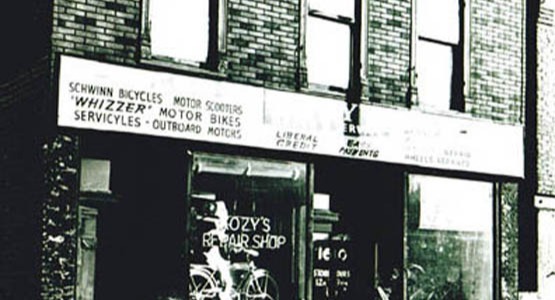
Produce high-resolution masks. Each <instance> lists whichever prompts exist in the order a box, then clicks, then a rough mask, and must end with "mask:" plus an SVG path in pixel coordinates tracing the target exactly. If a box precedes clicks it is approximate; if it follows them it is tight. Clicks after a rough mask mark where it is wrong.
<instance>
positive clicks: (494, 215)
mask: <svg viewBox="0 0 555 300" xmlns="http://www.w3.org/2000/svg"><path fill="white" fill-rule="evenodd" d="M404 177H405V187H404V189H405V196H404V204H403V206H404V208H403V210H404V221H403V222H404V225H403V228H404V229H403V240H404V242H403V252H404V254H403V268H407V269H409V268H410V264H409V257H408V251H409V250H408V249H409V244H408V232H409V231H410V230H414V226H415V223H414V222H411V221H410V220H409V213H414V212H417V213H418V214H420V205H421V204H420V203H418V208H417V209H414V207H413V208H412V209H411V208H409V206H410V204H409V201H410V200H409V197H410V196H409V194H410V188H411V184H412V183H411V178H415V177H435V178H440V179H449V180H451V179H453V180H463V181H467V182H475V183H482V184H490V185H491V199H490V201H491V202H490V203H489V205H490V207H491V215H490V216H491V225H492V228H491V229H490V232H489V234H491V241H490V245H489V246H490V247H491V250H492V253H491V255H492V257H491V259H492V261H491V271H492V278H491V282H490V283H491V286H490V287H491V292H492V295H491V297H492V298H491V299H501V298H500V297H501V290H502V287H501V280H500V278H501V277H502V276H501V256H502V255H501V254H502V253H501V234H502V232H501V231H502V230H501V222H502V221H501V214H502V212H501V205H502V192H501V189H502V185H503V184H504V183H506V182H502V181H496V180H492V179H487V178H475V177H467V176H459V175H454V174H436V173H433V172H422V171H413V172H406V173H405V176H404ZM420 201H421V199H419V202H420ZM412 206H414V205H412ZM434 230H435V229H424V231H430V232H431V231H434ZM444 232H454V231H452V230H444ZM407 285H408V279H407V277H406V276H403V294H404V295H406V294H407Z"/></svg>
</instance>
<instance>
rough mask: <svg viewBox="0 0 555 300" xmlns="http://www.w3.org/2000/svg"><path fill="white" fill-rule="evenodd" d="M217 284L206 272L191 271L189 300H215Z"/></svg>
mask: <svg viewBox="0 0 555 300" xmlns="http://www.w3.org/2000/svg"><path fill="white" fill-rule="evenodd" d="M216 295H217V283H216V281H215V279H214V278H213V277H212V276H211V275H210V274H209V273H207V272H206V271H203V270H200V269H191V270H190V273H189V299H191V300H205V299H206V300H209V299H216Z"/></svg>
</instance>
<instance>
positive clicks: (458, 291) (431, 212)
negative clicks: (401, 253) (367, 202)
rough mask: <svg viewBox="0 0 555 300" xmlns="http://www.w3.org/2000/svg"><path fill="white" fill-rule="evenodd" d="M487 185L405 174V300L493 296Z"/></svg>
mask: <svg viewBox="0 0 555 300" xmlns="http://www.w3.org/2000/svg"><path fill="white" fill-rule="evenodd" d="M493 201H494V198H493V184H492V183H488V182H479V181H470V180H461V179H448V178H441V177H433V176H423V175H410V176H409V194H408V201H407V228H406V235H407V237H406V238H407V239H406V247H407V249H406V253H407V257H406V266H405V268H406V272H405V274H406V276H407V278H406V281H407V291H406V292H407V299H414V300H420V299H481V300H488V299H493V232H494V231H493V207H494V205H493V204H494V202H493Z"/></svg>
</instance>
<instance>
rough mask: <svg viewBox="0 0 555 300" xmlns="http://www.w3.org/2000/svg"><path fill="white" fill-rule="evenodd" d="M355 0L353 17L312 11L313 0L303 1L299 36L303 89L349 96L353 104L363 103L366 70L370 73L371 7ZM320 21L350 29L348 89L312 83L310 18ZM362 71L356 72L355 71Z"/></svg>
mask: <svg viewBox="0 0 555 300" xmlns="http://www.w3.org/2000/svg"><path fill="white" fill-rule="evenodd" d="M352 1H354V3H353V4H354V5H353V7H354V12H353V18H352V19H351V18H349V17H344V16H340V15H339V14H338V15H333V14H330V13H326V12H321V11H318V10H315V9H314V10H311V9H310V7H309V2H310V0H302V1H301V28H300V34H299V49H301V53H300V58H299V60H300V64H299V65H300V66H301V67H300V69H299V72H303V71H302V69H304V71H305V72H306V73H305V82H304V83H301V87H300V89H301V90H303V91H305V92H309V93H316V94H323V95H325V96H335V97H341V96H346V97H347V100H348V101H350V102H356V103H358V102H360V100H361V98H362V96H363V94H364V92H362V89H364V88H365V87H366V86H367V79H366V78H367V70H368V49H367V45H368V6H367V0H352ZM311 17H314V18H318V19H322V20H327V21H330V22H334V23H338V24H342V25H345V26H348V27H349V31H350V45H349V47H350V51H349V74H348V83H347V86H346V87H345V88H341V87H339V86H328V85H325V84H319V83H315V82H310V79H309V76H308V73H309V71H308V66H307V56H308V53H307V47H306V46H307V26H308V25H307V23H308V18H311ZM357 69H359V71H358V72H357V71H356V70H357Z"/></svg>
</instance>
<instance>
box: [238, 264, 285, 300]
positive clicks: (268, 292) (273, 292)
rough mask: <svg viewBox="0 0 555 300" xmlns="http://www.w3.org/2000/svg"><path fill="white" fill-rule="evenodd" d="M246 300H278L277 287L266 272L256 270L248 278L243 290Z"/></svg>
mask: <svg viewBox="0 0 555 300" xmlns="http://www.w3.org/2000/svg"><path fill="white" fill-rule="evenodd" d="M245 295H246V299H247V300H254V299H256V300H279V287H278V285H277V282H276V281H275V279H274V278H273V277H272V276H271V275H270V273H269V272H268V271H266V270H256V271H254V272H253V274H252V275H251V276H249V278H248V282H247V285H246V288H245Z"/></svg>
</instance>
